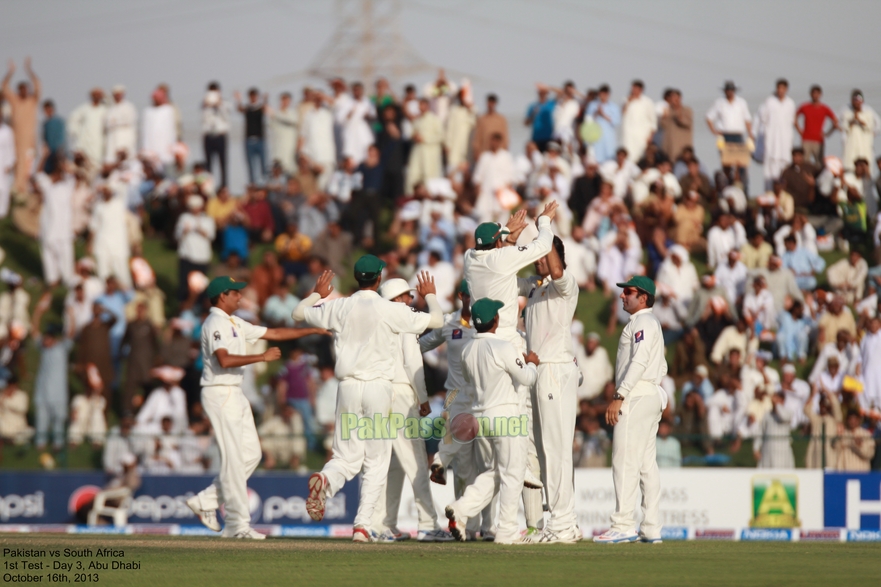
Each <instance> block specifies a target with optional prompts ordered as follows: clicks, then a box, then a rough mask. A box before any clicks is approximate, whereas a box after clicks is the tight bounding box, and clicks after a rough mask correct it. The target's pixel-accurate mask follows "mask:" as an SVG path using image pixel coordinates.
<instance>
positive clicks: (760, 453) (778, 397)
mask: <svg viewBox="0 0 881 587" xmlns="http://www.w3.org/2000/svg"><path fill="white" fill-rule="evenodd" d="M771 402H772V403H773V404H774V407H773V408H772V409H771V410H770V411H769V412H767V413H766V414H765V416H764V417H763V418H762V420H761V423H760V433H759V434H758V435H757V436H756V438H755V440H754V441H753V451H754V453H755V458H756V461H758V466H759V468H761V469H793V468H795V457H794V456H793V454H792V440H791V439H790V437H789V428H790V422H791V421H792V413H790V411H789V410H788V409H787V408H786V406H785V405H784V403H785V396H784V394H783V393H782V392H778V393H775V394H774V395H773V396H772V398H771Z"/></svg>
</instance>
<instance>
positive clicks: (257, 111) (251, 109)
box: [233, 88, 269, 185]
mask: <svg viewBox="0 0 881 587" xmlns="http://www.w3.org/2000/svg"><path fill="white" fill-rule="evenodd" d="M233 96H234V98H235V101H236V109H237V110H238V111H239V112H241V113H242V114H244V115H245V165H247V167H248V182H250V183H251V184H252V185H254V184H258V183H260V182H262V181H263V180H264V179H265V177H266V141H265V129H264V118H265V117H266V112H267V110H268V108H269V96H267V95H264V96H263V97H262V99H261V97H260V92H259V90H257V88H251V89H250V90H248V102H247V103H246V104H242V96H241V94H239V92H235V94H234V95H233Z"/></svg>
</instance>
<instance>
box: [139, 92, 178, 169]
mask: <svg viewBox="0 0 881 587" xmlns="http://www.w3.org/2000/svg"><path fill="white" fill-rule="evenodd" d="M150 98H151V100H152V102H153V105H152V106H150V107H149V108H146V109H145V110H144V115H143V117H141V145H142V148H143V150H144V152H145V154H147V155H148V156H151V157H156V158H157V159H159V161H160V162H161V163H162V165H163V166H169V165H171V164H172V163H174V145H175V143H177V111H176V110H175V108H174V106H173V105H172V104H170V103H169V101H168V94H167V93H166V91H165V90H163V89H161V88H159V89H156V90H154V91H153V94H152V95H151V96H150Z"/></svg>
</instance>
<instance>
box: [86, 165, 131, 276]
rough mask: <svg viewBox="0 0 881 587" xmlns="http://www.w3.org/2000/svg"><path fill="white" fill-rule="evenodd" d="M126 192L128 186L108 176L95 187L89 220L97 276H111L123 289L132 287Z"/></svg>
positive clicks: (117, 178) (118, 179)
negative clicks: (96, 188) (105, 180)
mask: <svg viewBox="0 0 881 587" xmlns="http://www.w3.org/2000/svg"><path fill="white" fill-rule="evenodd" d="M127 193H128V184H126V183H124V182H123V181H121V180H120V178H119V172H114V173H112V174H111V175H110V178H108V180H107V182H105V183H104V185H102V186H101V187H99V188H98V198H97V199H96V201H95V207H94V209H93V210H92V219H91V220H90V221H89V232H90V233H91V234H92V254H93V255H94V256H95V263H96V265H97V271H98V277H100V278H101V280H102V281H106V280H107V278H108V277H110V276H111V275H113V276H114V277H116V279H117V281H119V285H121V286H122V288H123V289H125V290H128V289H131V286H132V278H131V271H130V270H129V266H128V261H129V256H130V254H129V253H130V250H131V249H130V247H129V242H128V224H127V222H126V214H127V213H128V209H127V206H126V204H127V200H128V196H127Z"/></svg>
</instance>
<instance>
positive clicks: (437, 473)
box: [428, 463, 447, 485]
mask: <svg viewBox="0 0 881 587" xmlns="http://www.w3.org/2000/svg"><path fill="white" fill-rule="evenodd" d="M428 478H429V479H430V480H431V482H432V483H437V484H438V485H446V484H447V470H446V469H444V467H443V465H439V464H437V463H434V464H432V465H431V474H430V475H429V476H428Z"/></svg>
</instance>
